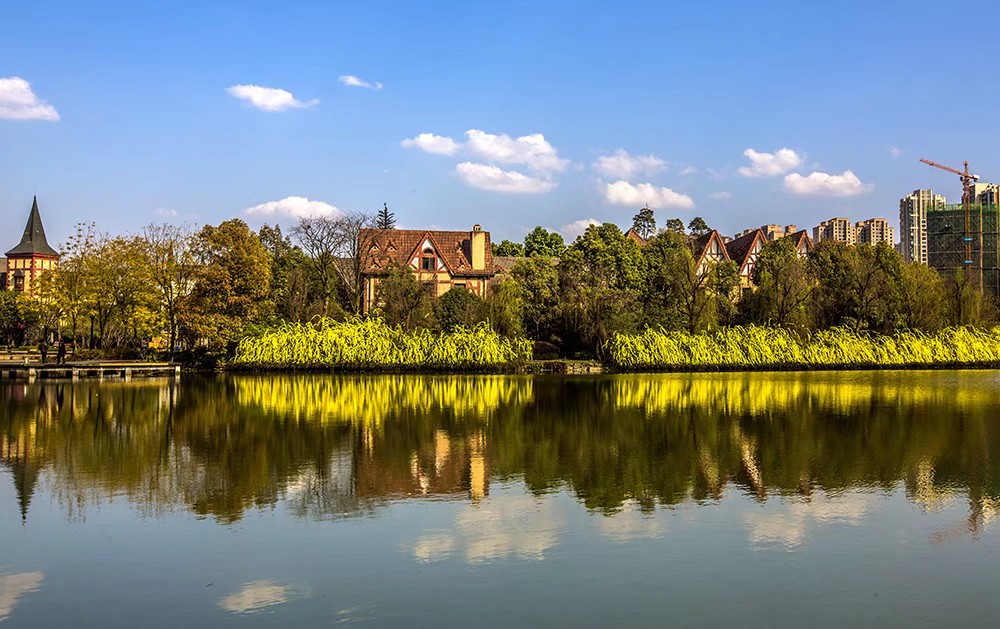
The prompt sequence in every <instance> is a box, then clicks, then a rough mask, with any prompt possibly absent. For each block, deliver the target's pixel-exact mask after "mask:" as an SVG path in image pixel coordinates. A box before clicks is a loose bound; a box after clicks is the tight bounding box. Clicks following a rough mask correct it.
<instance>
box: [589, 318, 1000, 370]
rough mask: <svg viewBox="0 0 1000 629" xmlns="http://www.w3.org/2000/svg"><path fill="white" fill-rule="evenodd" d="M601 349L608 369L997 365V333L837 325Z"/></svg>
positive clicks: (648, 337) (626, 340)
mask: <svg viewBox="0 0 1000 629" xmlns="http://www.w3.org/2000/svg"><path fill="white" fill-rule="evenodd" d="M606 350H607V351H606V355H607V357H608V358H607V362H608V364H609V366H611V367H612V368H615V369H618V370H621V371H642V370H672V369H673V370H697V369H743V368H747V369H750V368H779V369H796V368H801V369H812V368H816V369H819V368H826V369H837V368H879V367H938V366H940V367H949V366H980V365H997V366H1000V328H997V329H994V330H980V329H976V328H969V327H961V328H948V329H945V330H941V331H940V332H937V333H934V334H924V333H921V332H903V333H900V334H895V335H892V336H882V335H876V334H865V333H856V332H852V331H850V330H844V329H840V328H837V329H832V330H824V331H821V332H816V333H815V334H812V335H809V336H805V337H800V336H798V335H796V334H795V333H793V332H790V331H788V330H783V329H779V328H765V327H758V326H749V327H733V328H724V329H721V330H717V331H715V332H708V333H703V334H689V333H687V332H667V331H665V330H662V329H647V330H646V331H644V332H642V333H639V334H616V335H614V336H612V338H611V339H610V340H609V341H608V343H607V345H606Z"/></svg>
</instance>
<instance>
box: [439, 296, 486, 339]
mask: <svg viewBox="0 0 1000 629" xmlns="http://www.w3.org/2000/svg"><path fill="white" fill-rule="evenodd" d="M434 312H435V313H436V315H437V322H438V325H439V326H441V329H442V330H444V331H445V332H452V331H454V330H455V328H457V327H459V326H464V327H472V326H473V325H475V324H476V323H478V322H479V321H482V320H483V301H482V300H481V299H479V298H478V297H476V296H475V295H473V294H472V293H470V292H469V291H468V290H466V289H465V287H456V288H452V289H451V290H449V291H448V292H446V293H445V294H443V295H441V296H440V297H438V298H437V302H435V304H434Z"/></svg>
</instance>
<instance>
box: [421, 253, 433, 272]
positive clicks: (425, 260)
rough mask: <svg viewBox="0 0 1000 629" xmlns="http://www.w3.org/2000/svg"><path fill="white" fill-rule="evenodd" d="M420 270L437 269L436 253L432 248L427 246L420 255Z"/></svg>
mask: <svg viewBox="0 0 1000 629" xmlns="http://www.w3.org/2000/svg"><path fill="white" fill-rule="evenodd" d="M420 270H422V271H432V272H433V271H436V270H437V255H436V254H435V253H434V249H432V248H430V247H427V248H426V249H424V252H423V253H422V254H421V255H420Z"/></svg>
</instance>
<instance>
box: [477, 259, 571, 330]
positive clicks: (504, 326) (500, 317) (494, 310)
mask: <svg viewBox="0 0 1000 629" xmlns="http://www.w3.org/2000/svg"><path fill="white" fill-rule="evenodd" d="M536 259H541V258H538V257H537V256H536ZM557 281H558V280H557ZM486 317H487V319H488V320H489V322H490V327H492V328H493V329H494V330H496V331H497V332H498V333H499V334H503V335H504V336H510V337H519V336H523V335H524V323H523V320H524V300H523V298H522V291H521V286H520V284H519V283H518V281H517V280H516V279H514V278H513V277H506V278H503V279H501V280H494V281H493V282H491V284H490V290H489V294H488V295H487V296H486Z"/></svg>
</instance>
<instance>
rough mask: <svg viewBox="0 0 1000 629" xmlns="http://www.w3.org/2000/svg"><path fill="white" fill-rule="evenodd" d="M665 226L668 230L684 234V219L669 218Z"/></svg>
mask: <svg viewBox="0 0 1000 629" xmlns="http://www.w3.org/2000/svg"><path fill="white" fill-rule="evenodd" d="M664 228H665V229H666V230H667V231H668V232H673V233H675V234H683V233H684V221H682V220H681V219H679V218H670V219H667V223H666V225H665V226H664Z"/></svg>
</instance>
